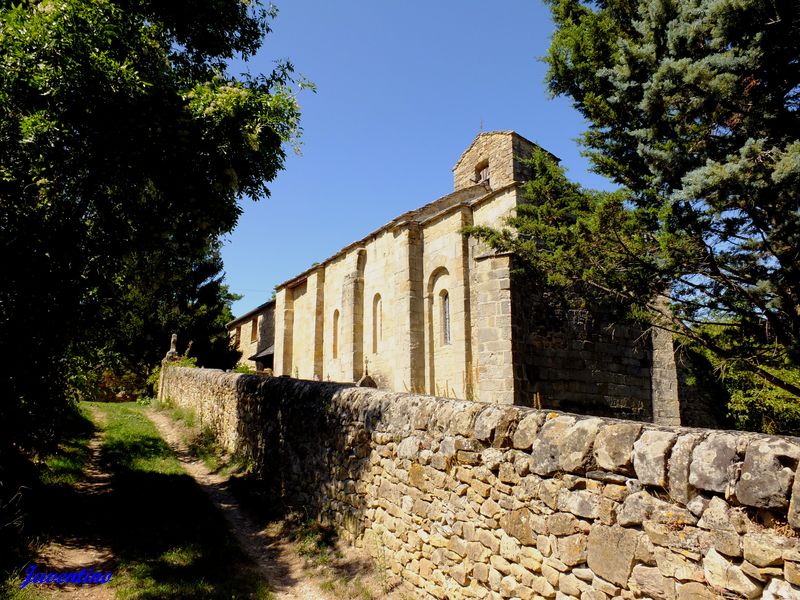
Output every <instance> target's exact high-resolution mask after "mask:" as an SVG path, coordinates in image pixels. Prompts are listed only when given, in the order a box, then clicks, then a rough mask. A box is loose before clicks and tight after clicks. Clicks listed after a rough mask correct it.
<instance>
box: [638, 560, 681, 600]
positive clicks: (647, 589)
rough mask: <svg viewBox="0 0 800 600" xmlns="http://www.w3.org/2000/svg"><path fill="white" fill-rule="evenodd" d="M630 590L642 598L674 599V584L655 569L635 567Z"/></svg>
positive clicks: (642, 566) (641, 566)
mask: <svg viewBox="0 0 800 600" xmlns="http://www.w3.org/2000/svg"><path fill="white" fill-rule="evenodd" d="M631 580H632V582H633V585H632V586H631V588H632V589H633V590H634V591H635V592H636V593H638V594H640V595H642V596H650V597H651V598H656V599H658V600H674V599H675V582H674V581H673V580H672V579H669V578H667V577H664V576H663V575H662V574H661V571H659V570H658V568H656V567H645V566H644V565H636V566H635V567H634V568H633V572H632V574H631Z"/></svg>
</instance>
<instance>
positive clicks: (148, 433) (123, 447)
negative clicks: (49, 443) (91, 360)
mask: <svg viewBox="0 0 800 600" xmlns="http://www.w3.org/2000/svg"><path fill="white" fill-rule="evenodd" d="M96 407H97V408H98V409H99V410H100V412H101V413H102V414H103V415H104V417H105V420H106V424H105V426H104V430H105V439H104V443H103V454H102V456H103V462H104V465H105V467H106V468H107V469H108V470H109V471H110V472H111V473H112V489H113V491H112V493H111V494H109V498H108V499H107V501H106V504H107V506H105V507H103V511H102V513H101V514H106V515H109V516H108V518H107V521H106V522H105V523H104V524H103V526H104V527H105V529H106V531H107V533H108V537H109V538H110V539H111V540H112V546H113V551H114V554H115V555H116V557H117V558H118V560H119V563H118V565H117V566H116V569H115V570H114V580H113V583H112V585H113V586H114V587H115V589H116V593H117V596H118V597H119V598H132V599H134V598H135V599H143V600H144V599H148V600H149V599H156V598H159V599H160V598H164V599H178V598H225V599H231V598H261V599H268V598H271V597H272V594H271V592H270V590H269V589H268V587H267V586H266V585H265V583H264V582H263V581H262V580H261V578H260V576H259V575H258V573H257V572H256V571H255V567H254V566H253V565H252V564H251V563H250V562H249V561H248V559H247V558H246V557H245V556H244V555H243V554H242V552H241V551H240V549H239V548H238V546H237V545H236V543H235V541H234V540H233V539H232V537H231V535H230V534H229V532H228V531H227V528H226V524H225V521H224V520H223V518H222V516H221V515H220V514H219V512H218V511H217V510H216V508H215V507H214V506H213V505H212V504H211V502H210V500H208V498H207V497H206V496H205V494H204V493H203V492H202V490H200V489H199V488H198V486H197V485H196V484H195V482H194V481H193V480H192V479H191V478H190V477H189V476H188V475H186V474H185V473H184V471H183V469H182V468H181V465H180V463H179V462H178V460H177V458H176V457H175V455H174V453H173V452H172V450H171V449H170V448H169V446H168V445H167V444H166V442H164V441H163V440H162V439H161V437H160V436H159V435H158V432H157V430H156V429H155V426H154V425H153V424H152V423H151V422H150V420H149V419H147V417H146V416H145V415H144V414H143V408H142V407H140V406H137V405H135V404H102V405H96Z"/></svg>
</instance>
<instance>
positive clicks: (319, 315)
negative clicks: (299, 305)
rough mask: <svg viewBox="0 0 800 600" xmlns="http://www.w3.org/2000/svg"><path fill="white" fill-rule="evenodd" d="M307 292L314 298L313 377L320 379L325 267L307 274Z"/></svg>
mask: <svg viewBox="0 0 800 600" xmlns="http://www.w3.org/2000/svg"><path fill="white" fill-rule="evenodd" d="M308 294H310V296H311V298H313V299H314V314H315V315H316V321H315V323H314V345H313V348H314V378H315V379H317V380H318V381H322V375H323V373H322V371H323V350H324V334H323V332H324V325H325V268H324V267H319V268H318V269H317V270H316V271H315V272H314V273H312V274H311V275H309V276H308Z"/></svg>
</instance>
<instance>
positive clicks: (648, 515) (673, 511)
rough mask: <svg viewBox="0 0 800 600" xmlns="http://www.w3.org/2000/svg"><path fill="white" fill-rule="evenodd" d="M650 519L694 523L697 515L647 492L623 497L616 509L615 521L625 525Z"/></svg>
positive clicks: (676, 523)
mask: <svg viewBox="0 0 800 600" xmlns="http://www.w3.org/2000/svg"><path fill="white" fill-rule="evenodd" d="M645 520H650V521H656V522H658V523H667V524H672V525H695V524H696V523H697V517H695V516H694V515H693V514H692V513H690V512H689V511H688V510H686V509H685V508H681V507H680V506H677V505H675V504H670V503H669V502H664V501H663V500H659V499H658V498H654V497H653V496H651V495H650V494H649V493H647V492H636V493H635V494H631V495H630V496H628V497H627V498H625V502H623V503H622V506H620V508H619V510H618V511H617V522H618V523H619V524H620V525H622V526H625V527H629V526H631V525H641V524H642V522H643V521H645Z"/></svg>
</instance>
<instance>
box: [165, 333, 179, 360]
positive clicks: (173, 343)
mask: <svg viewBox="0 0 800 600" xmlns="http://www.w3.org/2000/svg"><path fill="white" fill-rule="evenodd" d="M164 358H166V359H167V360H175V359H177V358H178V334H177V333H173V334H172V337H171V338H170V340H169V350H168V351H167V355H166V356H165V357H164Z"/></svg>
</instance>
